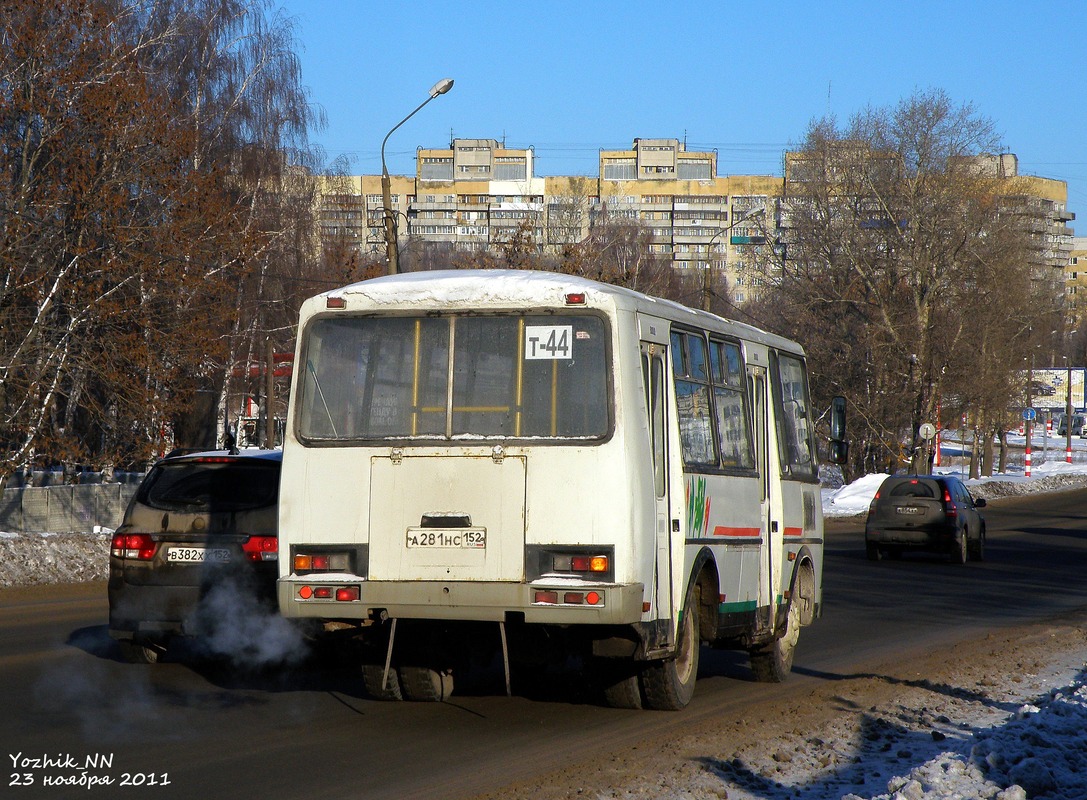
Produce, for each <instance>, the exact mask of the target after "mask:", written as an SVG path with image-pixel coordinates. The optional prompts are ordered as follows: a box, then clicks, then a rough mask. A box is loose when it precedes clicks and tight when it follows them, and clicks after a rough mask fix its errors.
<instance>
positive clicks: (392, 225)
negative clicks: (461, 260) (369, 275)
mask: <svg viewBox="0 0 1087 800" xmlns="http://www.w3.org/2000/svg"><path fill="white" fill-rule="evenodd" d="M452 88H453V79H452V78H443V79H442V80H440V81H438V82H437V83H436V84H434V85H433V86H431V87H430V96H429V97H428V98H427V99H426V100H424V101H423V102H421V103H420V104H419V105H418V106H416V107H415V111H412V112H411V113H410V114H408V115H407V116H406V117H404V118H403V119H402V120H400V121H399V122H398V123H396V125H394V126H393V128H392V130H390V131H389V132H388V133H386V134H385V138H384V139H382V140H381V202H382V205H383V206H384V212H385V219H384V222H385V257H386V259H387V261H388V271H389V274H390V275H395V274H396V273H398V272H399V271H400V249H399V246H398V244H397V230H396V212H395V210H394V209H393V197H392V181H391V180H390V179H389V168H388V167H387V166H385V143H386V142H388V141H389V137H390V136H392V135H393V132H394V131H395V130H396V129H397V128H399V127H400V126H401V125H403V124H404V123H405V122H407V121H408V120H409V119H411V118H412V117H413V116H415V114H416V113H417V112H418V111H419V109H421V108H422V107H423V106H425V105H426V104H427V103H429V102H430V101H431V100H433V99H434V98H435V97H437V96H438V95H440V94H445V93H446V92H448V91H449V90H450V89H452Z"/></svg>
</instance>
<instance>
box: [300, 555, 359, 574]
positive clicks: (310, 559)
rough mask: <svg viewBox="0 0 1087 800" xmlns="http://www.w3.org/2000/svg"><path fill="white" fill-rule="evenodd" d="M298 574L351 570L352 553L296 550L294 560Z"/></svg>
mask: <svg viewBox="0 0 1087 800" xmlns="http://www.w3.org/2000/svg"><path fill="white" fill-rule="evenodd" d="M292 563H293V566H294V571H295V573H296V574H298V575H306V574H308V573H311V572H350V571H351V555H350V554H349V553H342V552H341V553H325V552H314V553H307V552H296V553H295V554H294V561H293V562H292Z"/></svg>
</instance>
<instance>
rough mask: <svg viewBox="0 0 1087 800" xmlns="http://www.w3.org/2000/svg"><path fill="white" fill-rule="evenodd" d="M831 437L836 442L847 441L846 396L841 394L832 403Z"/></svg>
mask: <svg viewBox="0 0 1087 800" xmlns="http://www.w3.org/2000/svg"><path fill="white" fill-rule="evenodd" d="M830 438H831V439H832V440H834V441H835V442H841V441H845V398H844V397H842V396H841V395H838V396H837V397H835V398H834V399H833V400H832V401H831V403H830Z"/></svg>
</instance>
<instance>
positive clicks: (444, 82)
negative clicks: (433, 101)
mask: <svg viewBox="0 0 1087 800" xmlns="http://www.w3.org/2000/svg"><path fill="white" fill-rule="evenodd" d="M452 88H453V79H452V78H442V79H441V80H440V81H438V82H437V83H436V84H434V85H433V86H431V87H430V96H431V97H437V96H438V95H440V94H445V93H446V92H448V91H449V90H450V89H452Z"/></svg>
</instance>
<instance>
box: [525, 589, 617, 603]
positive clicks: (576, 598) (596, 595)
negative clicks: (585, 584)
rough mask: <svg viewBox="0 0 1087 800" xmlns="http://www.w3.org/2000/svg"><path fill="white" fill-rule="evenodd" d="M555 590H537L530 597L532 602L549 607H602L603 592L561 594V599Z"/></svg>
mask: <svg viewBox="0 0 1087 800" xmlns="http://www.w3.org/2000/svg"><path fill="white" fill-rule="evenodd" d="M559 597H560V596H559V593H558V591H557V590H555V589H537V590H536V593H535V594H534V595H533V596H532V602H534V603H542V604H544V605H549V606H557V605H565V606H602V605H604V592H597V591H591V592H563V593H562V596H561V597H562V599H561V601H560V599H559Z"/></svg>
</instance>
